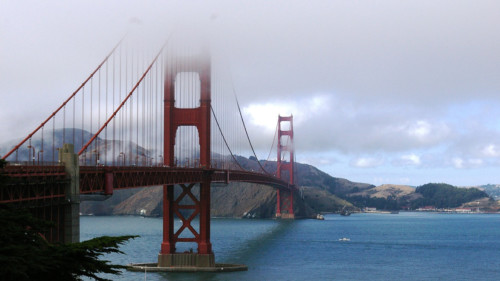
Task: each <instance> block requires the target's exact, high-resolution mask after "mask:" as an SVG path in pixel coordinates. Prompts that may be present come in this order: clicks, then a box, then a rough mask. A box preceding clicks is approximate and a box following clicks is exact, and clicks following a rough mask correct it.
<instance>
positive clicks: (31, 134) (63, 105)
mask: <svg viewBox="0 0 500 281" xmlns="http://www.w3.org/2000/svg"><path fill="white" fill-rule="evenodd" d="M126 37H127V34H125V35H124V36H123V37H122V38H121V39H120V41H118V43H117V44H116V45H115V46H114V48H113V49H112V50H111V52H109V54H108V55H107V56H106V57H105V58H104V60H103V61H102V62H101V63H100V64H99V65H98V66H97V68H96V69H95V70H94V71H93V72H92V73H91V74H90V75H89V76H88V77H87V79H85V81H83V83H82V84H81V85H80V86H79V87H78V88H77V89H76V90H75V91H74V92H73V93H72V94H71V95H70V97H69V98H67V99H66V100H65V101H64V102H63V103H62V104H61V106H59V107H58V108H57V109H56V110H55V111H54V112H53V113H52V114H51V115H50V116H49V117H48V118H47V119H45V121H43V122H42V123H41V124H40V125H39V126H38V127H37V128H36V129H35V130H33V131H32V132H31V133H30V134H29V135H28V136H27V137H26V138H24V139H23V140H22V141H21V142H20V143H19V144H17V145H16V146H15V147H14V148H13V149H12V150H11V151H9V152H7V154H5V155H4V156H3V157H2V159H3V160H5V159H7V157H9V156H10V155H11V154H12V153H13V152H14V151H17V150H18V149H19V148H20V147H21V146H22V145H23V144H24V143H25V142H26V141H27V140H28V139H30V138H31V137H32V136H33V135H34V134H35V133H37V132H38V131H39V130H40V129H41V128H43V127H44V126H45V125H46V124H47V123H48V122H49V121H50V119H52V118H53V117H54V116H55V115H56V114H57V113H58V112H59V111H60V110H61V109H62V108H64V107H65V106H66V104H67V103H68V102H69V101H70V100H71V99H72V98H73V97H74V96H75V95H76V94H77V93H78V92H79V91H80V90H81V89H82V88H84V87H85V85H86V84H87V82H88V81H89V80H91V79H92V77H93V76H94V75H95V74H96V73H97V71H99V70H100V69H101V67H102V66H103V65H104V64H105V63H106V62H107V61H108V59H109V57H110V56H111V55H112V54H113V53H114V52H115V50H116V49H117V48H118V46H120V45H121V43H122V42H123V40H124V39H125V38H126ZM42 155H43V154H42Z"/></svg>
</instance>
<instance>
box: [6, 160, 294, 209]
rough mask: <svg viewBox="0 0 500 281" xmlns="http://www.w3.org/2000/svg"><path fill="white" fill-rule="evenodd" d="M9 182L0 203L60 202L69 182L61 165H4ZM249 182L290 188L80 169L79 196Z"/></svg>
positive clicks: (193, 174)
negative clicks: (186, 185)
mask: <svg viewBox="0 0 500 281" xmlns="http://www.w3.org/2000/svg"><path fill="white" fill-rule="evenodd" d="M0 172H1V173H3V175H4V176H7V177H8V178H9V179H8V181H7V185H6V186H5V187H3V188H1V189H0V203H12V202H25V201H40V200H49V199H50V200H52V199H63V198H64V197H65V186H66V185H67V183H68V182H69V179H68V178H67V175H66V173H65V171H64V167H63V166H16V165H12V166H7V167H5V168H4V169H2V170H1V171H0ZM206 177H210V180H211V182H212V183H229V182H249V183H258V184H263V185H269V186H272V187H273V188H278V189H292V188H293V186H291V185H289V184H288V183H286V182H284V181H282V180H280V179H278V178H276V177H274V176H272V175H266V174H260V173H254V172H246V171H238V170H221V169H203V168H172V167H112V166H108V167H104V166H100V167H96V166H82V167H80V193H81V194H97V193H101V194H112V192H113V190H115V189H124V188H134V187H147V186H155V185H163V184H167V185H174V184H182V183H198V182H202V181H203V180H204V179H206Z"/></svg>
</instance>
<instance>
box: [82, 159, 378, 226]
mask: <svg viewBox="0 0 500 281" xmlns="http://www.w3.org/2000/svg"><path fill="white" fill-rule="evenodd" d="M237 159H238V162H239V163H240V165H241V166H242V167H244V168H245V169H254V170H257V169H258V166H259V165H258V163H257V161H255V160H252V159H249V158H245V157H241V156H238V157H237ZM261 165H263V166H264V167H265V168H266V170H268V171H272V170H273V169H276V162H265V161H263V162H262V163H261ZM296 173H297V176H296V178H297V184H298V185H299V186H300V189H299V191H298V192H297V194H295V196H294V207H295V208H294V209H295V210H294V211H295V214H296V216H297V217H315V215H316V214H317V213H319V212H338V211H340V210H341V209H342V207H344V206H347V207H348V208H349V209H351V210H358V209H357V208H356V207H355V206H353V205H352V204H351V203H349V202H348V201H346V200H343V199H341V198H339V197H338V196H337V195H336V194H334V193H332V192H331V191H333V192H338V193H339V194H344V193H346V192H349V191H351V190H364V189H367V188H370V187H373V186H372V185H369V184H363V183H354V182H351V181H348V180H346V179H339V178H334V177H331V176H330V175H328V174H326V173H324V172H322V171H320V170H318V169H317V168H315V167H313V166H310V165H306V164H300V163H296ZM121 192H122V191H117V192H116V195H118V196H119V197H120V199H119V200H116V199H115V201H111V202H110V204H108V203H107V201H103V202H83V203H82V204H81V210H82V213H94V214H108V215H139V214H140V213H141V210H144V211H143V212H145V214H146V215H148V216H161V214H162V212H161V208H162V204H163V202H162V192H163V191H162V188H161V187H148V188H143V189H140V190H139V191H137V192H136V193H133V194H131V195H130V197H128V198H125V197H126V196H123V195H121ZM123 192H125V191H123ZM197 192H198V191H197V188H196V187H195V188H194V191H193V193H194V194H195V195H196V194H197ZM114 196H115V195H113V197H114ZM211 203H212V204H211V215H212V216H216V217H239V218H241V217H251V218H272V217H274V215H275V213H276V191H275V190H274V189H273V188H271V187H268V186H265V185H258V184H250V183H230V184H228V185H214V186H212V189H211ZM103 206H106V207H103ZM103 212H104V213H103Z"/></svg>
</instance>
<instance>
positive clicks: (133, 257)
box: [81, 213, 500, 280]
mask: <svg viewBox="0 0 500 281" xmlns="http://www.w3.org/2000/svg"><path fill="white" fill-rule="evenodd" d="M211 228H212V233H211V237H212V239H211V240H212V244H213V250H214V253H215V258H216V262H218V263H242V264H246V265H248V271H246V272H232V273H200V274H193V273H151V272H150V273H147V274H146V276H145V274H144V273H137V272H128V271H125V272H123V274H122V275H121V276H111V277H108V278H111V279H113V280H144V278H145V277H146V279H147V280H499V279H500V215H497V214H495V215H490V214H433V213H400V214H397V215H394V214H391V215H390V214H353V215H351V216H349V217H341V216H339V215H326V216H325V220H324V221H319V220H296V221H279V220H237V219H212V225H211ZM161 231H162V219H161V218H141V217H81V239H82V240H86V239H90V238H93V237H96V236H102V235H125V234H133V235H140V236H141V237H140V238H137V239H135V240H131V241H130V242H128V243H127V244H126V245H123V246H122V247H121V248H120V249H121V250H123V251H124V252H125V253H126V255H114V254H113V255H109V256H107V257H106V258H107V259H109V260H111V261H112V262H114V263H120V264H128V263H142V262H156V260H157V256H158V252H159V249H160V244H161V239H162V234H161ZM343 237H346V238H349V239H350V241H348V242H341V241H339V239H340V238H343ZM181 244H182V243H181ZM181 250H182V249H181Z"/></svg>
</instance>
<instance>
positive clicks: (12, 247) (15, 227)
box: [0, 160, 137, 281]
mask: <svg viewBox="0 0 500 281" xmlns="http://www.w3.org/2000/svg"><path fill="white" fill-rule="evenodd" d="M4 165H5V162H4V161H2V160H0V169H1V168H2V167H3V166H4ZM0 172H1V170H0ZM4 181H5V179H4V178H3V177H2V176H1V174H0V188H1V187H2V185H3V184H4ZM0 226H1V227H0V264H1V266H0V276H1V278H2V280H16V281H24V280H81V277H82V276H86V277H90V278H94V279H95V280H99V281H103V280H108V279H105V278H101V277H99V276H97V274H100V273H109V274H120V271H119V270H120V269H124V268H125V266H123V265H115V264H111V263H110V262H109V261H107V260H100V259H99V258H100V257H101V256H102V255H104V254H108V253H122V252H121V251H120V250H119V249H118V247H119V245H121V244H123V243H125V242H126V241H128V240H129V239H132V238H135V237H137V236H119V237H109V236H103V237H97V238H94V239H91V240H87V241H84V242H79V243H73V244H61V243H49V242H47V240H45V238H44V237H43V236H42V235H41V234H40V233H43V232H44V231H45V230H47V229H48V228H49V227H53V224H52V223H50V222H46V221H42V220H39V219H37V218H34V217H33V216H32V215H31V214H30V212H29V211H28V210H27V209H23V208H14V207H12V206H9V205H6V204H4V205H0Z"/></svg>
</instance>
